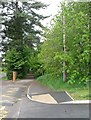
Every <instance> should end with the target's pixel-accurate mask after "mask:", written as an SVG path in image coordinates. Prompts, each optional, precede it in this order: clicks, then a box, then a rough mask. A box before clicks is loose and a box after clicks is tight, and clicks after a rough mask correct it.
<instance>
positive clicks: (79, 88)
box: [37, 74, 91, 100]
mask: <svg viewBox="0 0 91 120" xmlns="http://www.w3.org/2000/svg"><path fill="white" fill-rule="evenodd" d="M37 80H38V81H39V82H40V83H41V84H43V85H45V86H48V87H50V88H51V89H53V90H55V91H67V92H68V93H69V94H70V95H71V96H72V97H73V98H74V99H75V100H89V99H91V95H89V86H88V85H78V84H73V85H70V84H68V83H64V82H63V81H62V80H61V79H60V78H59V77H58V78H57V77H55V76H53V75H51V74H49V75H44V76H41V77H39V78H37Z"/></svg>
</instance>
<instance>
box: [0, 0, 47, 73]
mask: <svg viewBox="0 0 91 120" xmlns="http://www.w3.org/2000/svg"><path fill="white" fill-rule="evenodd" d="M45 7H46V5H45V4H43V3H41V2H37V1H32V0H30V1H28V2H20V1H17V0H16V1H15V2H12V1H9V2H0V10H1V11H0V12H1V13H0V14H1V15H2V22H1V24H2V26H3V29H2V30H1V32H2V36H1V37H2V41H1V42H2V50H3V51H4V52H5V56H6V57H5V59H6V60H5V63H6V65H7V66H6V67H7V69H8V68H9V69H8V71H9V70H18V71H19V70H20V71H21V70H24V68H25V66H27V67H29V66H28V65H26V61H28V59H29V57H27V55H30V56H31V55H32V54H34V52H35V47H36V49H37V48H38V45H39V43H40V37H41V36H42V34H43V31H42V30H43V28H44V27H43V25H42V23H41V20H43V19H45V18H46V17H44V16H43V15H40V14H38V10H40V9H41V8H45ZM28 49H30V52H29V50H28ZM12 50H13V51H14V52H13V51H12ZM10 51H11V52H10ZM26 51H27V52H28V53H30V54H28V53H26ZM17 55H19V56H18V57H17V58H15V57H14V56H17ZM12 59H13V63H12V64H11V62H12ZM14 59H15V60H14ZM17 61H18V62H17ZM19 61H20V62H21V63H20V62H19ZM24 61H25V63H24ZM13 64H14V65H13ZM19 64H20V65H19ZM8 66H9V67H8ZM16 66H18V68H17V67H16ZM20 66H21V67H20ZM16 68H17V69H16ZM25 71H26V70H25Z"/></svg>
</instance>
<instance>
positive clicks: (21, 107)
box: [7, 79, 89, 120]
mask: <svg viewBox="0 0 91 120" xmlns="http://www.w3.org/2000/svg"><path fill="white" fill-rule="evenodd" d="M25 81H26V82H25ZM16 83H17V82H16ZM21 83H23V84H21ZM25 83H26V84H25ZM19 84H20V86H22V85H23V86H22V87H24V86H26V89H23V90H24V91H23V93H22V95H21V97H20V98H21V100H17V102H16V103H14V104H13V106H12V107H11V108H10V110H9V112H8V114H7V118H89V101H74V100H73V99H72V98H71V96H70V95H69V94H68V93H67V92H65V91H62V92H55V91H52V90H51V89H49V88H47V87H44V86H43V85H41V84H39V83H38V82H36V81H35V80H33V79H31V80H30V81H29V80H28V81H27V80H23V82H22V81H21V82H18V83H17V85H18V86H19ZM19 88H20V87H19ZM20 91H21V89H20ZM20 91H19V90H18V92H17V93H18V94H19V93H21V92H20ZM16 96H17V95H16ZM83 120H84V119H83Z"/></svg>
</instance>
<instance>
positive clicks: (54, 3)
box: [37, 0, 62, 25]
mask: <svg viewBox="0 0 91 120" xmlns="http://www.w3.org/2000/svg"><path fill="white" fill-rule="evenodd" d="M37 1H40V2H42V3H45V4H48V5H49V6H48V7H47V8H46V9H44V10H43V9H42V10H40V13H41V14H43V15H47V16H48V15H51V17H49V18H48V19H45V20H44V22H43V24H44V25H47V24H49V23H50V21H51V19H52V18H53V16H54V15H56V14H57V13H58V9H59V8H58V6H59V5H60V2H61V1H62V0H37Z"/></svg>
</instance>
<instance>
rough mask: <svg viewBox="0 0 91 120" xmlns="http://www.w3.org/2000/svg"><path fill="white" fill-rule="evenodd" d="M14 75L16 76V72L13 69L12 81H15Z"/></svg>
mask: <svg viewBox="0 0 91 120" xmlns="http://www.w3.org/2000/svg"><path fill="white" fill-rule="evenodd" d="M16 77H17V72H16V71H13V81H16Z"/></svg>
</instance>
